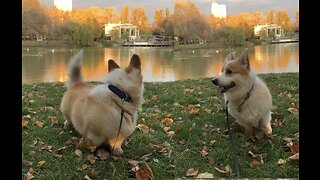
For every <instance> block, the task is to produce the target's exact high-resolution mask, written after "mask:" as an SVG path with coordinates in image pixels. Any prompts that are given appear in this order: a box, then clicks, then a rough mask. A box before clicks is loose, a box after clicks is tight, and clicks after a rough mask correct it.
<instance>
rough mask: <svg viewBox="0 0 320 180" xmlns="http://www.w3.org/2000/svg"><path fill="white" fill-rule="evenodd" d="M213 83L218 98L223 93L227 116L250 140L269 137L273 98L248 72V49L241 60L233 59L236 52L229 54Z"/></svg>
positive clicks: (257, 78)
mask: <svg viewBox="0 0 320 180" xmlns="http://www.w3.org/2000/svg"><path fill="white" fill-rule="evenodd" d="M212 83H213V84H215V85H216V86H218V90H217V95H219V94H220V93H224V97H225V101H226V102H227V107H228V110H229V113H230V115H231V116H232V117H233V118H234V119H235V120H236V121H237V122H238V123H239V124H240V125H241V126H242V127H243V129H244V131H245V133H246V134H247V135H248V136H249V137H251V138H252V137H261V135H263V134H264V135H267V136H270V135H271V134H272V128H271V124H270V121H271V108H272V97H271V94H270V91H269V89H268V87H267V86H266V84H265V83H264V82H263V81H262V80H261V79H260V78H259V77H257V75H256V74H255V73H254V72H253V71H252V70H251V68H250V63H249V57H248V49H245V50H244V51H243V52H242V55H241V56H240V58H235V52H232V53H230V54H229V55H228V56H227V57H226V59H225V63H224V66H223V68H222V73H221V75H219V76H217V77H215V78H213V80H212ZM256 130H258V131H256ZM261 132H262V133H263V134H262V133H261ZM258 133H259V134H260V135H259V134H258Z"/></svg>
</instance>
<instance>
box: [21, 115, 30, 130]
mask: <svg viewBox="0 0 320 180" xmlns="http://www.w3.org/2000/svg"><path fill="white" fill-rule="evenodd" d="M29 120H30V115H26V116H22V128H27V127H28V124H29Z"/></svg>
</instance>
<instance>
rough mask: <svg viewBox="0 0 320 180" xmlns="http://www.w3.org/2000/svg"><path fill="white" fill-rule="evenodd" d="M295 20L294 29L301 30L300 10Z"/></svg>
mask: <svg viewBox="0 0 320 180" xmlns="http://www.w3.org/2000/svg"><path fill="white" fill-rule="evenodd" d="M294 18H295V21H294V24H293V26H294V29H295V31H299V11H297V12H296V15H295V17H294Z"/></svg>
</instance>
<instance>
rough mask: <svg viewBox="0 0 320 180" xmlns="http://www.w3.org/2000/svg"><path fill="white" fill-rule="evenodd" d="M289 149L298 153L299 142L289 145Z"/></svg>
mask: <svg viewBox="0 0 320 180" xmlns="http://www.w3.org/2000/svg"><path fill="white" fill-rule="evenodd" d="M290 151H291V152H292V154H297V153H299V144H293V145H292V146H290Z"/></svg>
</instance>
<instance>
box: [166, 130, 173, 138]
mask: <svg viewBox="0 0 320 180" xmlns="http://www.w3.org/2000/svg"><path fill="white" fill-rule="evenodd" d="M166 133H167V134H168V136H169V137H170V138H172V137H173V136H174V131H168V132H166Z"/></svg>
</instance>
